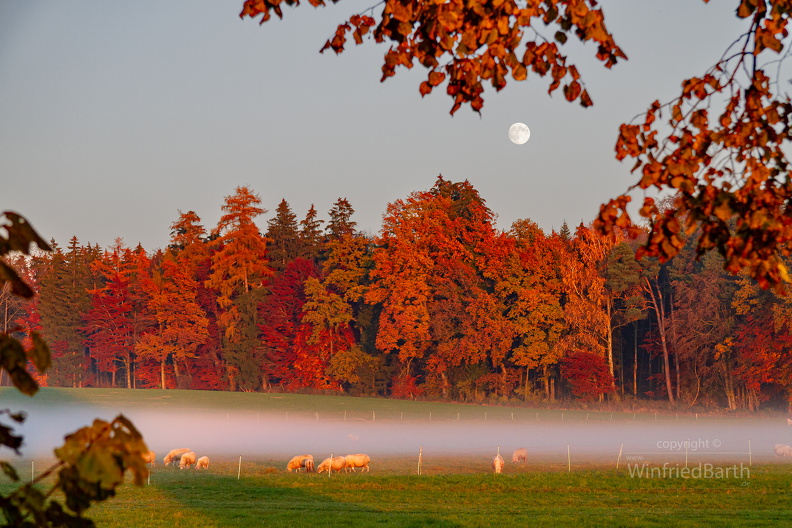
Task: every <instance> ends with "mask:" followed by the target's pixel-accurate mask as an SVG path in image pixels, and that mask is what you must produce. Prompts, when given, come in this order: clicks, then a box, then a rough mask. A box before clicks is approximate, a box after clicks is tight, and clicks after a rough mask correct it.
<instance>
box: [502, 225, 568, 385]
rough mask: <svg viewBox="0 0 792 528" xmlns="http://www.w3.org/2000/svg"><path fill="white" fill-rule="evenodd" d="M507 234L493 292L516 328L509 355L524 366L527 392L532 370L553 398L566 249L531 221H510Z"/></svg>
mask: <svg viewBox="0 0 792 528" xmlns="http://www.w3.org/2000/svg"><path fill="white" fill-rule="evenodd" d="M509 235H510V238H511V239H512V240H514V247H513V248H512V251H511V252H510V254H509V258H508V260H507V266H506V268H505V269H504V272H503V275H502V277H501V278H500V279H499V281H498V283H497V284H496V290H495V291H496V292H497V294H498V295H499V296H500V297H501V298H502V302H503V303H504V306H505V312H504V313H505V315H506V317H507V318H508V319H509V321H510V322H511V324H512V325H513V328H514V331H515V342H514V345H513V347H512V352H511V357H510V359H511V361H512V362H513V363H514V364H515V365H517V366H519V367H525V369H526V373H525V380H524V391H525V395H526V396H528V393H529V391H530V383H529V373H530V371H533V370H535V371H538V373H539V377H540V379H541V383H542V389H543V392H544V395H545V396H546V397H547V398H548V399H552V398H553V391H552V389H551V383H552V381H551V377H550V369H551V368H553V367H554V366H555V365H557V364H558V361H559V360H560V358H561V356H562V350H561V348H560V347H559V346H558V343H559V340H560V339H561V336H562V333H563V331H564V328H565V324H564V311H563V308H562V306H561V302H562V298H563V283H562V274H561V266H562V265H564V266H565V265H567V263H568V260H567V258H566V257H567V254H566V249H565V246H564V244H563V242H562V241H561V238H560V237H559V236H557V235H553V236H551V237H548V236H546V235H545V234H544V232H543V231H542V230H541V229H540V228H539V226H538V225H536V224H535V223H534V222H532V221H530V220H518V221H516V222H514V224H512V227H511V230H510V231H509Z"/></svg>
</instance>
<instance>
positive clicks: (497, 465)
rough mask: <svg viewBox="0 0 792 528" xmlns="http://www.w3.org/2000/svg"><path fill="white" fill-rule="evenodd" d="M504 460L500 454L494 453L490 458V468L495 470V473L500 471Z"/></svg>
mask: <svg viewBox="0 0 792 528" xmlns="http://www.w3.org/2000/svg"><path fill="white" fill-rule="evenodd" d="M504 464H505V462H504V461H503V457H502V456H500V454H497V455H495V456H494V457H493V458H492V469H494V470H495V473H500V472H501V471H503V466H504Z"/></svg>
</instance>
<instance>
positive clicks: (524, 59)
mask: <svg viewBox="0 0 792 528" xmlns="http://www.w3.org/2000/svg"><path fill="white" fill-rule="evenodd" d="M309 1H310V3H311V5H313V6H320V5H321V6H324V5H325V2H324V0H309ZM335 1H336V0H334V2H335ZM283 3H286V4H287V5H294V6H296V5H299V3H300V2H299V0H246V1H245V2H244V5H243V7H242V12H241V13H240V17H243V18H244V17H250V18H256V17H259V16H260V17H261V23H262V24H263V23H264V22H266V21H267V20H269V19H270V18H271V13H275V14H276V15H277V16H278V17H282V16H283V12H282V9H281V4H283ZM378 5H381V6H382V11H381V12H380V13H378V14H377V16H376V17H372V16H369V15H366V14H362V13H359V14H356V15H353V16H352V17H350V18H349V20H348V21H346V22H344V23H342V24H339V26H338V28H337V29H336V32H335V34H334V35H333V36H331V37H330V38H329V39H328V40H327V42H326V43H325V45H324V47H322V49H321V51H325V50H327V49H332V50H333V51H334V52H336V53H341V52H343V51H344V49H345V47H346V44H347V34H348V33H352V38H353V39H354V41H355V43H356V44H362V43H363V40H364V37H368V38H372V39H373V40H374V41H375V42H377V43H382V42H387V43H389V44H390V49H389V50H388V51H387V52H386V53H385V57H384V61H383V65H382V80H383V81H384V80H385V79H387V78H388V77H391V76H393V75H395V73H396V68H397V67H399V66H403V67H405V68H408V69H410V68H412V67H413V66H414V64H415V63H416V62H417V63H419V64H420V65H421V66H423V67H424V68H426V69H427V70H428V71H429V72H428V76H427V80H426V81H423V82H422V83H420V85H419V92H420V93H421V95H422V96H423V95H426V94H428V93H430V92H431V91H432V89H433V88H434V87H435V86H438V85H440V84H441V83H442V82H444V81H447V85H446V94H447V95H449V96H450V97H451V98H452V99H453V101H454V103H453V106H452V108H451V114H454V113H455V112H456V111H457V110H458V109H459V108H460V107H461V106H462V105H463V104H469V105H470V107H471V108H472V109H473V110H474V111H476V112H479V111H480V110H481V108H482V107H483V106H484V99H483V97H482V94H483V92H484V86H483V85H484V83H489V84H490V85H491V86H492V87H493V88H494V89H495V90H496V91H500V90H502V89H503V88H504V87H505V86H506V84H507V78H508V77H509V75H511V77H512V78H513V79H514V80H515V81H522V80H525V79H526V78H527V76H528V72H529V71H531V72H533V73H535V74H537V75H538V76H539V77H545V76H547V75H548V74H550V77H551V78H552V80H551V81H550V86H549V88H548V93H551V94H552V92H554V91H555V90H557V89H558V88H560V87H562V85H563V89H564V95H565V97H566V99H567V100H568V101H575V100H579V101H580V104H581V105H582V106H584V107H585V106H590V105H591V104H592V102H591V98H590V97H589V95H588V92H587V91H586V89H585V88H584V83H583V81H582V80H581V79H580V75H579V74H578V70H577V68H576V67H575V66H574V65H573V64H570V63H569V62H568V57H567V55H566V54H565V53H564V52H563V51H562V48H561V47H560V46H563V45H564V44H566V43H567V41H568V37H569V36H571V35H575V36H576V37H577V38H578V39H579V40H580V41H581V42H584V43H585V42H592V43H593V44H595V45H596V46H597V47H596V50H597V51H596V54H595V57H596V58H597V60H599V61H601V62H602V63H603V64H604V65H605V67H606V68H610V67H612V66H613V65H614V64H616V62H617V61H618V60H620V59H626V58H627V56H626V55H625V54H624V52H623V51H622V50H621V49H620V48H619V47H618V46H617V45H616V43H615V41H614V40H613V37H612V36H611V34H610V32H609V31H608V30H607V29H606V27H605V17H604V15H603V13H602V11H601V10H600V9H597V2H596V1H595V0H543V1H542V2H528V3H525V4H520V3H517V2H514V1H511V0H506V1H504V0H495V1H492V2H465V1H463V0H449V1H447V2H438V1H436V0H385V1H384V2H382V3H381V4H378ZM366 12H367V13H371V14H375V13H374V8H373V7H372V8H369V9H368V10H366ZM545 27H548V28H550V29H551V34H553V33H554V40H555V42H550V41H548V40H546V39H545V38H544V37H543V36H541V34H540V30H541V29H544V28H545ZM523 42H525V45H524V47H523V48H522V49H521V44H523Z"/></svg>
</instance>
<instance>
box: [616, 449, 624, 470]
mask: <svg viewBox="0 0 792 528" xmlns="http://www.w3.org/2000/svg"><path fill="white" fill-rule="evenodd" d="M622 449H624V444H623V443H622V445H621V446H620V447H619V458H617V459H616V469H619V462H621V455H622Z"/></svg>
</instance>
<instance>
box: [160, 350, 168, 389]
mask: <svg viewBox="0 0 792 528" xmlns="http://www.w3.org/2000/svg"><path fill="white" fill-rule="evenodd" d="M160 386H161V387H162V388H163V389H167V388H168V387H167V386H166V384H165V358H163V359H162V361H160Z"/></svg>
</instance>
